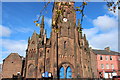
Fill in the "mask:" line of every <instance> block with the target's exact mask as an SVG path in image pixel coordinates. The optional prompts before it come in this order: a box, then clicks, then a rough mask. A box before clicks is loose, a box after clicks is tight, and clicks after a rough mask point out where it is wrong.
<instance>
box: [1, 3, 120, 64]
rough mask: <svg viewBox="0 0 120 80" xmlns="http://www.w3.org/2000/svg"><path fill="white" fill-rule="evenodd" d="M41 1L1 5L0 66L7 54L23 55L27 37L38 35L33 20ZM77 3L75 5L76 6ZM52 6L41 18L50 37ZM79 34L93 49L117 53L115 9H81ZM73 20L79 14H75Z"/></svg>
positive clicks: (90, 6)
mask: <svg viewBox="0 0 120 80" xmlns="http://www.w3.org/2000/svg"><path fill="white" fill-rule="evenodd" d="M45 4H46V3H45V2H41V3H40V2H3V3H2V24H0V31H2V33H0V42H1V43H0V47H1V48H2V50H0V63H2V60H3V59H4V58H6V57H7V56H8V55H9V54H10V53H12V52H16V53H19V54H20V55H21V56H25V50H26V48H27V40H28V37H29V36H31V35H32V33H33V32H34V30H36V32H37V33H39V27H36V26H35V23H34V22H33V21H35V20H37V17H38V15H39V13H40V10H41V9H43V6H44V5H45ZM80 4H81V3H80V2H77V3H75V6H80ZM52 7H53V3H50V4H49V5H48V7H47V8H46V9H45V10H44V13H43V14H42V15H44V16H45V29H46V30H47V37H50V32H51V21H52ZM84 14H85V17H84V21H83V28H84V29H83V32H84V33H85V34H86V37H87V39H88V41H89V44H90V46H92V48H94V49H104V48H105V47H108V46H109V47H110V48H111V50H113V51H118V10H117V11H116V13H113V12H110V11H108V8H107V7H106V3H105V2H89V3H88V5H87V6H86V7H85V11H84ZM76 16H77V19H80V18H81V15H80V14H79V13H78V12H77V15H76Z"/></svg>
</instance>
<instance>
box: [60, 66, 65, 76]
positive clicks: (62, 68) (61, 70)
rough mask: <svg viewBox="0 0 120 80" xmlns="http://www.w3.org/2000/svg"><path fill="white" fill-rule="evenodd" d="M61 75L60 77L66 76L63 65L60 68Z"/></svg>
mask: <svg viewBox="0 0 120 80" xmlns="http://www.w3.org/2000/svg"><path fill="white" fill-rule="evenodd" d="M59 77H60V78H65V77H64V67H63V66H62V67H61V68H60V70H59Z"/></svg>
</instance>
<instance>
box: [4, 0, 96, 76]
mask: <svg viewBox="0 0 120 80" xmlns="http://www.w3.org/2000/svg"><path fill="white" fill-rule="evenodd" d="M44 25H45V24H44V16H43V17H42V20H41V23H40V26H39V27H40V33H39V34H37V33H36V32H35V31H34V33H33V35H32V37H30V38H29V39H28V47H27V50H26V57H25V63H24V66H22V59H21V57H20V56H18V54H10V56H8V57H7V58H6V59H5V60H4V62H3V76H4V77H11V76H12V74H15V75H16V73H17V72H20V71H21V72H20V73H21V75H22V76H23V77H25V78H42V77H43V76H42V74H43V73H49V74H51V75H52V77H53V78H97V75H96V74H97V68H94V67H95V66H97V64H96V54H94V53H93V52H92V50H91V49H90V48H89V44H88V41H87V39H86V35H85V34H82V28H81V26H80V20H78V24H76V11H75V9H74V2H55V3H54V7H53V17H52V32H51V36H50V38H46V35H47V34H46V31H45V30H44ZM13 64H14V66H13ZM15 65H16V66H15ZM8 66H9V67H8ZM9 69H10V70H9ZM13 71H14V72H13Z"/></svg>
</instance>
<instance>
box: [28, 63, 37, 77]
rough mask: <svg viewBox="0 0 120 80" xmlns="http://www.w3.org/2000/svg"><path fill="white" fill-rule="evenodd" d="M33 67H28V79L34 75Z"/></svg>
mask: <svg viewBox="0 0 120 80" xmlns="http://www.w3.org/2000/svg"><path fill="white" fill-rule="evenodd" d="M34 70H35V69H34V65H30V66H29V68H28V75H29V76H30V77H33V75H34Z"/></svg>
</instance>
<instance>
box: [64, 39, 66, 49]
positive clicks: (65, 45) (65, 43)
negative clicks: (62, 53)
mask: <svg viewBox="0 0 120 80" xmlns="http://www.w3.org/2000/svg"><path fill="white" fill-rule="evenodd" d="M65 48H66V41H64V49H65Z"/></svg>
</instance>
